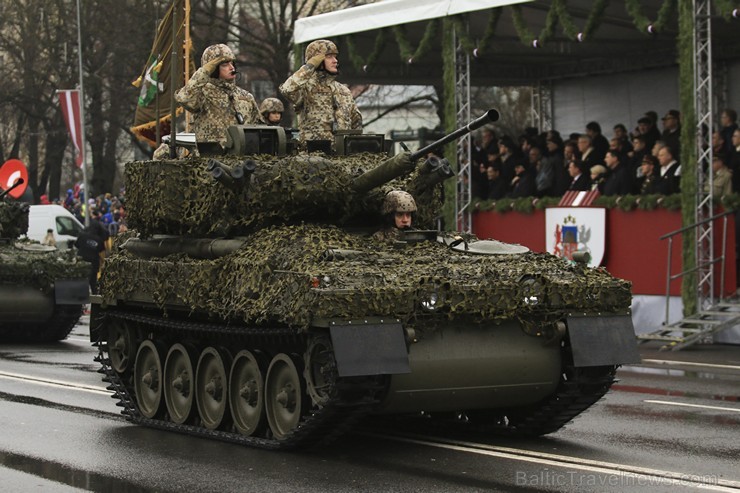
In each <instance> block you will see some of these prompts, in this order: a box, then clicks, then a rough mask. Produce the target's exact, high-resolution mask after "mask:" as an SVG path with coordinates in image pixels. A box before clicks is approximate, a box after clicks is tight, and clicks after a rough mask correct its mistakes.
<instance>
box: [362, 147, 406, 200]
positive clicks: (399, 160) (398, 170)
mask: <svg viewBox="0 0 740 493" xmlns="http://www.w3.org/2000/svg"><path fill="white" fill-rule="evenodd" d="M415 167H416V160H415V159H411V158H410V153H408V152H403V153H401V154H397V155H395V156H393V157H392V158H390V159H387V160H386V161H384V162H383V163H382V164H380V165H379V166H378V167H377V168H374V169H371V170H370V171H366V172H365V173H363V174H361V175H360V176H358V177H357V178H355V179H354V180H352V189H353V190H354V191H355V192H359V193H365V192H368V191H370V190H372V189H373V188H375V187H378V186H380V185H382V184H383V183H387V182H389V181H391V180H393V179H394V178H398V177H399V176H403V175H405V174H407V173H411V172H412V171H413V170H414V168H415Z"/></svg>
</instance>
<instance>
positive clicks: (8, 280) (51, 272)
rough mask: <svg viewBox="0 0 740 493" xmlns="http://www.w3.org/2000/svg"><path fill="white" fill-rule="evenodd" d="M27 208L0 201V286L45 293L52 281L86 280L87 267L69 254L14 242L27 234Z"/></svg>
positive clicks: (29, 243) (49, 290)
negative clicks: (27, 287) (17, 287)
mask: <svg viewBox="0 0 740 493" xmlns="http://www.w3.org/2000/svg"><path fill="white" fill-rule="evenodd" d="M28 208H29V206H28V204H25V203H11V202H3V201H1V200H0V284H9V285H17V286H29V285H30V286H32V287H34V288H36V289H39V290H41V291H42V292H43V293H45V294H46V293H49V292H51V291H52V289H53V288H54V281H55V280H56V279H87V276H88V273H89V271H90V264H88V263H87V262H82V261H81V260H80V259H78V258H77V257H75V255H74V252H73V251H71V250H70V251H68V252H60V251H58V250H49V249H47V248H43V247H41V245H39V244H38V242H35V241H31V240H16V239H17V238H18V237H19V236H20V235H22V234H26V232H27V231H28Z"/></svg>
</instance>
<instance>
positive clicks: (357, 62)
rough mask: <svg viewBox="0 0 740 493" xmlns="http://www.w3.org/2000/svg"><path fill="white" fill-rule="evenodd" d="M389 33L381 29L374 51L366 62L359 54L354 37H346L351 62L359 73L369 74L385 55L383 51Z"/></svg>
mask: <svg viewBox="0 0 740 493" xmlns="http://www.w3.org/2000/svg"><path fill="white" fill-rule="evenodd" d="M387 32H388V30H387V29H380V30H379V31H378V34H377V36H375V44H374V46H373V51H372V53H370V54H369V55H368V56H367V58H366V59H365V60H363V59H362V58H361V57H360V56H359V55H358V54H357V50H356V49H355V44H354V41H353V40H352V36H344V39H345V42H346V44H347V53H348V55H349V59H350V62H352V65H353V66H354V67H355V70H357V71H358V72H359V71H363V72H367V70H368V69H369V68H370V67H372V66H374V65H375V62H377V61H378V58H380V54H381V53H383V49H385V42H386V38H387V36H386V34H387Z"/></svg>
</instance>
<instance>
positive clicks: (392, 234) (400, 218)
mask: <svg viewBox="0 0 740 493" xmlns="http://www.w3.org/2000/svg"><path fill="white" fill-rule="evenodd" d="M381 212H382V214H383V229H381V230H380V231H377V232H376V233H375V234H374V235H373V238H374V239H376V240H381V241H394V240H397V239H398V238H399V237H400V232H401V230H402V229H411V228H412V226H413V224H414V220H415V219H416V201H415V200H414V197H413V196H412V195H411V194H410V193H408V192H404V191H402V190H392V191H390V192H388V193H387V194H386V196H385V199H384V200H383V208H382V210H381Z"/></svg>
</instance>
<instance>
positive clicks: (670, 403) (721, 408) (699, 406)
mask: <svg viewBox="0 0 740 493" xmlns="http://www.w3.org/2000/svg"><path fill="white" fill-rule="evenodd" d="M642 402H649V403H650V404H663V405H666V406H684V407H698V408H701V409H714V410H717V411H732V412H735V413H740V409H735V408H732V407H721V406H704V405H702V404H687V403H685V402H674V401H654V400H644V401H642Z"/></svg>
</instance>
